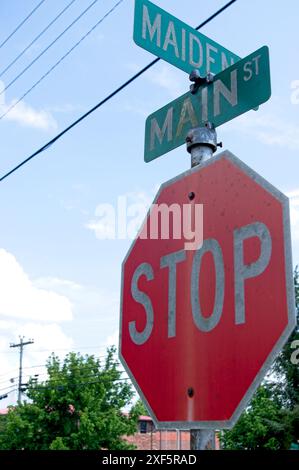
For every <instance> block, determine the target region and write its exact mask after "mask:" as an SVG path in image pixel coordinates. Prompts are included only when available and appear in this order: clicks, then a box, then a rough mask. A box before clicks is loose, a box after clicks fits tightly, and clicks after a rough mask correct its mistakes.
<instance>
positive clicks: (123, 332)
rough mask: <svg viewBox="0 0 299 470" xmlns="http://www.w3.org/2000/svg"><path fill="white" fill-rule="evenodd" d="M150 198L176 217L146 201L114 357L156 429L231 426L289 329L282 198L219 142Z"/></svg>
mask: <svg viewBox="0 0 299 470" xmlns="http://www.w3.org/2000/svg"><path fill="white" fill-rule="evenodd" d="M154 203H155V204H156V206H155V207H160V208H161V207H162V208H164V216H165V214H166V215H167V211H165V208H168V209H169V210H168V215H169V214H171V217H169V220H167V223H166V221H165V217H164V219H163V221H162V218H161V214H162V211H161V212H159V211H158V212H156V213H155V212H154V209H151V211H150V212H149V215H148V217H147V219H146V221H145V224H144V226H143V228H142V230H141V231H140V233H139V236H138V238H137V239H136V240H135V241H134V242H133V244H132V246H131V248H130V250H129V252H128V254H127V256H126V258H125V260H124V262H123V266H122V299H121V321H120V358H121V361H122V364H123V365H124V367H125V368H126V370H127V372H128V374H129V376H130V377H131V379H132V381H133V383H134V384H135V386H136V388H137V390H138V392H139V394H140V396H141V397H142V398H143V399H144V400H145V402H146V404H147V406H148V408H149V410H150V412H151V414H152V417H153V419H154V421H155V422H156V425H157V426H158V427H160V428H167V427H172V428H180V429H190V428H211V429H221V428H229V427H231V426H232V425H233V424H234V423H235V422H236V420H237V419H238V417H239V415H240V413H241V412H242V410H243V409H244V407H245V406H246V404H247V402H248V400H249V399H250V398H251V396H252V394H253V393H254V391H255V390H256V388H257V386H258V385H259V384H260V382H261V380H262V378H263V377H264V375H265V373H266V372H267V371H268V369H269V366H270V365H271V363H272V361H273V359H274V358H275V356H276V355H277V354H278V352H279V351H280V350H281V348H282V346H283V344H284V343H285V341H286V340H287V338H288V336H289V334H290V333H291V331H292V330H293V329H294V327H295V307H294V305H295V302H294V294H293V273H292V261H291V241H290V223H289V207H288V199H287V198H286V197H285V196H284V195H283V194H282V193H280V192H279V191H278V190H277V189H275V188H274V187H273V186H272V185H270V184H269V183H268V182H267V181H265V180H264V179H263V178H262V177H261V176H259V175H258V174H256V173H255V172H254V171H253V170H251V169H250V168H248V167H247V166H246V165H245V164H244V163H242V162H241V161H240V160H239V159H238V158H236V157H235V156H233V155H232V154H231V153H229V152H227V151H226V152H223V153H222V154H220V155H218V156H216V157H213V158H212V159H210V160H209V161H207V162H206V163H204V164H203V165H201V166H200V167H196V168H194V169H192V170H190V171H187V172H185V173H183V174H182V175H180V176H178V177H177V178H174V179H173V180H170V181H168V182H167V183H165V184H163V185H162V186H161V188H160V190H159V192H158V194H157V196H156V198H155V201H154ZM163 204H164V206H163ZM200 204H202V206H200ZM161 205H162V206H161ZM200 207H202V208H203V224H202V225H201V226H200V227H199V224H198V223H196V214H197V215H199V214H200V210H199V211H198V212H196V209H198V208H200ZM184 208H185V212H187V213H189V215H190V214H191V216H192V217H193V219H192V217H191V219H190V220H191V221H192V220H193V222H192V223H193V228H194V227H196V230H197V234H198V233H199V232H201V230H202V234H203V243H199V242H198V240H196V242H197V245H196V247H195V245H194V247H193V248H195V249H190V246H189V245H188V244H186V237H187V236H186V235H185V236H184V234H185V232H184V228H185V226H184V216H183V212H184V210H183V209H184ZM188 208H189V209H188ZM179 209H181V220H180V211H179ZM188 210H189V211H190V212H188ZM157 214H158V219H157V217H156V215H157ZM159 217H160V218H159ZM154 218H155V220H153V219H154ZM174 219H176V225H175V224H173V223H172V222H173V221H174ZM157 220H158V222H157ZM198 220H199V219H198ZM168 222H169V223H168ZM197 222H198V221H197ZM151 223H152V225H151ZM157 224H158V232H157V233H156V235H155V231H154V230H153V229H154V228H157ZM163 224H164V226H163ZM162 226H163V227H162ZM150 227H152V228H151V229H152V230H153V231H152V234H154V236H152V237H151V238H150V236H149V235H150ZM167 227H168V229H169V236H168V234H167ZM162 229H163V230H162ZM178 229H181V236H178ZM190 233H191V232H190ZM189 235H190V234H189ZM189 235H188V236H189Z"/></svg>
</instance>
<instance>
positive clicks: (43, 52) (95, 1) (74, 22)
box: [0, 0, 99, 96]
mask: <svg viewBox="0 0 299 470" xmlns="http://www.w3.org/2000/svg"><path fill="white" fill-rule="evenodd" d="M98 1H99V0H93V1H92V2H91V3H90V4H89V5H88V7H87V8H85V10H83V11H82V12H81V13H80V15H78V16H77V17H76V18H75V19H74V21H72V23H70V24H69V25H68V26H67V27H66V28H65V29H64V30H63V31H62V32H61V33H60V34H59V35H58V36H56V38H55V39H54V40H53V41H52V42H51V43H50V44H48V46H47V47H45V49H43V50H42V51H41V52H40V53H39V54H38V55H37V56H36V57H35V58H34V59H33V60H32V61H31V62H30V63H29V64H28V65H26V67H25V68H24V69H23V70H22V71H21V72H20V73H19V74H18V75H17V76H16V77H15V78H13V79H12V80H11V81H10V82H9V83H8V85H6V86H4V88H3V89H2V90H1V91H0V96H1V95H2V94H3V93H4V92H5V91H6V90H8V89H9V88H10V87H11V86H12V85H13V84H14V83H15V82H16V81H17V80H18V79H19V78H20V77H22V76H23V75H24V73H25V72H27V70H29V69H30V68H31V67H32V65H33V64H35V62H37V61H38V59H40V58H41V57H42V56H43V55H44V54H45V53H46V52H47V51H48V50H49V49H50V48H51V47H52V46H54V44H56V42H57V41H58V40H59V39H61V38H62V36H64V35H65V33H67V32H68V31H69V30H70V29H71V28H72V27H73V26H74V25H75V24H76V23H77V22H78V21H79V20H80V19H81V18H82V17H83V16H84V15H85V14H86V13H87V12H88V11H89V10H90V9H91V8H92V7H93V6H94V5H95V4H96V3H97V2H98Z"/></svg>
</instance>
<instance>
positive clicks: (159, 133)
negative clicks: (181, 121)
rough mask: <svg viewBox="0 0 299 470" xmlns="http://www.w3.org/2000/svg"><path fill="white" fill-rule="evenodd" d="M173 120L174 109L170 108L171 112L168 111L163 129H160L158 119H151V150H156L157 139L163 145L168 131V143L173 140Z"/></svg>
mask: <svg viewBox="0 0 299 470" xmlns="http://www.w3.org/2000/svg"><path fill="white" fill-rule="evenodd" d="M172 119H173V108H172V107H171V108H169V110H168V111H167V114H166V117H165V121H164V124H163V126H162V129H160V127H159V124H158V122H157V119H156V118H152V119H151V134H150V135H151V137H150V150H154V148H155V137H157V138H158V141H159V143H160V145H161V144H162V141H163V139H164V136H165V134H166V131H167V141H168V142H170V141H171V140H172Z"/></svg>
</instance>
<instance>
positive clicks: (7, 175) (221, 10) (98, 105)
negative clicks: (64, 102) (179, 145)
mask: <svg viewBox="0 0 299 470" xmlns="http://www.w3.org/2000/svg"><path fill="white" fill-rule="evenodd" d="M236 1H237V0H231V1H230V2H228V3H226V4H225V5H224V6H223V7H222V8H220V9H219V10H217V11H216V12H215V13H214V14H213V15H211V16H210V17H209V18H207V19H206V20H205V21H204V22H203V23H201V24H200V25H199V26H198V27H197V28H196V29H197V30H198V29H200V28H202V27H203V26H205V25H206V24H208V23H209V22H210V21H212V20H213V19H214V18H216V17H217V16H218V15H220V14H221V13H222V12H223V11H225V10H226V9H227V8H228V7H230V6H231V5H232V4H233V3H235V2H236ZM159 60H160V58H159V57H158V58H157V59H154V60H153V61H152V62H150V63H149V64H148V65H146V66H145V67H143V69H141V70H140V71H139V72H137V73H136V74H135V75H133V76H132V77H131V78H130V79H129V80H127V81H126V82H125V83H123V84H122V85H121V86H120V87H118V88H117V89H116V90H114V91H113V92H112V93H110V94H109V95H108V96H106V98H104V99H103V100H102V101H100V102H99V103H97V104H96V105H95V106H93V107H92V108H91V109H89V110H88V111H87V112H86V113H84V114H83V115H81V116H80V117H79V118H78V119H76V120H75V121H73V122H72V123H71V124H70V125H69V126H67V127H66V128H65V129H64V130H63V131H61V132H60V133H59V134H57V135H56V136H55V137H53V138H52V139H51V140H49V142H47V143H46V144H45V145H43V146H42V147H40V148H39V149H38V150H36V151H35V152H34V153H32V154H31V155H30V156H29V157H27V158H26V159H25V160H23V161H22V162H20V163H19V164H18V165H16V166H15V167H14V168H12V169H11V170H9V171H8V172H7V173H5V174H4V175H3V176H2V177H1V178H0V182H1V181H3V180H5V179H6V178H8V177H9V176H10V175H12V174H13V173H14V172H15V171H17V170H19V169H20V168H21V167H22V166H24V165H25V164H26V163H28V162H29V161H30V160H32V159H33V158H34V157H37V156H38V155H39V154H41V153H42V152H44V151H45V150H47V149H48V148H49V147H51V146H52V145H53V144H54V143H55V142H57V140H59V139H60V138H61V137H62V136H63V135H64V134H66V133H67V132H69V131H70V130H71V129H72V128H73V127H75V126H77V125H78V124H79V123H80V122H81V121H83V120H84V119H86V118H87V117H88V116H89V115H90V114H92V113H93V112H94V111H96V110H97V109H98V108H100V107H101V106H102V105H103V104H105V103H106V102H107V101H109V100H110V99H111V98H113V97H114V96H115V95H117V94H118V93H119V92H120V91H122V90H123V89H124V88H126V87H127V86H128V85H130V84H131V83H132V82H133V81H135V80H136V79H137V78H138V77H140V75H142V74H143V73H145V72H146V71H147V70H148V69H150V68H151V67H152V66H153V65H155V64H156V63H157V62H158V61H159Z"/></svg>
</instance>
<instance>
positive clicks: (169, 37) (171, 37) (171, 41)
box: [163, 21, 180, 58]
mask: <svg viewBox="0 0 299 470" xmlns="http://www.w3.org/2000/svg"><path fill="white" fill-rule="evenodd" d="M169 45H170V46H173V48H174V53H175V55H176V57H178V58H179V57H180V54H179V49H178V43H177V40H176V34H175V29H174V24H173V22H172V21H170V22H169V25H168V28H167V33H166V37H165V41H164V45H163V50H164V51H167V49H168V46H169Z"/></svg>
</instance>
